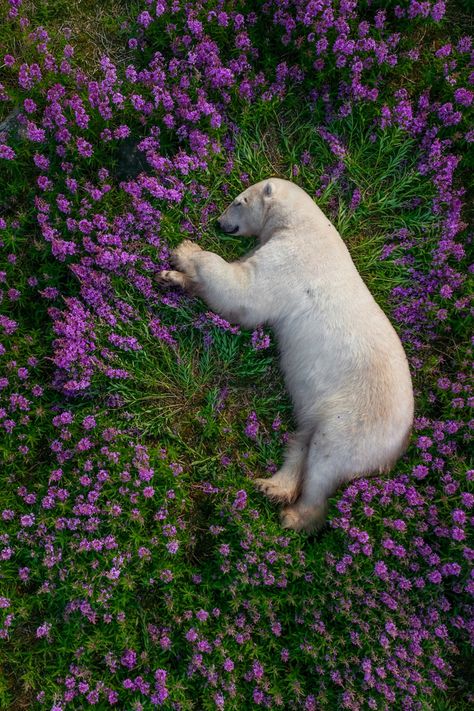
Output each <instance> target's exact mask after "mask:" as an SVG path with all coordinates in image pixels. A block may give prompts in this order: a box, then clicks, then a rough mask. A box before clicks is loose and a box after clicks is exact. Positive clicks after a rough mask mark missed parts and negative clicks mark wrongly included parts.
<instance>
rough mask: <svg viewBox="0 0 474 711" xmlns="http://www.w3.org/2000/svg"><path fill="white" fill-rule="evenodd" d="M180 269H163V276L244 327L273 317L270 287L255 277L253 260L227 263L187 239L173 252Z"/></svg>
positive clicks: (173, 258) (175, 262)
mask: <svg viewBox="0 0 474 711" xmlns="http://www.w3.org/2000/svg"><path fill="white" fill-rule="evenodd" d="M172 261H173V262H174V264H176V266H177V269H178V270H179V271H165V272H161V275H160V276H161V277H162V278H163V279H165V280H166V281H169V282H172V283H174V284H177V285H179V286H183V287H184V288H190V289H192V291H194V292H195V293H196V294H198V296H200V297H201V298H202V299H203V300H204V301H205V302H206V303H207V304H208V305H209V306H210V307H211V309H212V310H213V311H215V312H217V313H219V314H220V315H222V316H223V317H224V318H225V319H227V320H228V321H231V322H233V323H238V324H240V325H241V326H243V327H244V328H254V327H255V326H257V325H259V324H261V323H263V322H264V321H266V320H267V319H268V318H269V316H270V309H269V303H271V295H270V288H269V286H268V285H266V283H265V282H264V281H263V280H262V279H257V278H256V276H255V268H254V266H253V265H252V264H251V263H250V262H245V261H241V262H226V261H225V260H224V259H222V257H219V255H217V254H215V253H214V252H206V251H204V250H202V249H201V248H200V247H199V246H198V245H196V244H194V243H193V242H190V241H189V240H184V241H183V242H182V243H181V244H180V245H179V246H178V247H177V248H176V249H175V250H174V252H173V253H172Z"/></svg>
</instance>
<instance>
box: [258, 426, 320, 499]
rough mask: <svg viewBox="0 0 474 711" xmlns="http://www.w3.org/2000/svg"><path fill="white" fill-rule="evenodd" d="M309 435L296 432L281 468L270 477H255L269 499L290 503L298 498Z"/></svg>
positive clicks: (259, 487)
mask: <svg viewBox="0 0 474 711" xmlns="http://www.w3.org/2000/svg"><path fill="white" fill-rule="evenodd" d="M309 437H310V435H308V433H307V432H296V433H295V434H294V435H293V437H292V438H291V440H290V442H289V444H288V448H287V450H286V452H285V461H284V464H283V466H282V467H281V469H279V470H278V471H277V472H276V473H275V474H274V475H273V476H272V477H270V478H269V479H254V484H255V486H256V487H257V489H259V490H260V491H261V492H262V493H263V494H265V496H268V498H269V499H272V500H273V501H279V502H282V503H283V502H284V503H288V504H290V503H292V502H293V501H296V499H297V498H298V495H299V493H300V488H301V477H302V474H303V469H304V466H305V461H306V456H307V454H308V443H309Z"/></svg>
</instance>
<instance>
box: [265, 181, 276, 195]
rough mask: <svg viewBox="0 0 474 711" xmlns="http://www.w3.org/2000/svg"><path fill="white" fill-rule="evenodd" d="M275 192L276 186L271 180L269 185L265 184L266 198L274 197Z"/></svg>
mask: <svg viewBox="0 0 474 711" xmlns="http://www.w3.org/2000/svg"><path fill="white" fill-rule="evenodd" d="M274 192H275V186H274V185H273V183H272V182H271V181H270V180H269V181H268V182H267V183H265V187H264V188H263V196H264V197H266V198H269V197H271V196H272V195H273V193H274Z"/></svg>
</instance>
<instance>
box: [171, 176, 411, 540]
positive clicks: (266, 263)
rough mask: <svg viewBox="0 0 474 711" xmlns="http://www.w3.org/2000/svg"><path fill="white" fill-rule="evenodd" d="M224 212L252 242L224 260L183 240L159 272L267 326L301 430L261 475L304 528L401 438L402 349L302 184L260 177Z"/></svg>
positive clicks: (407, 409)
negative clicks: (281, 458)
mask: <svg viewBox="0 0 474 711" xmlns="http://www.w3.org/2000/svg"><path fill="white" fill-rule="evenodd" d="M219 223H220V226H221V228H222V229H223V230H224V231H225V232H229V233H232V234H239V235H251V234H253V235H257V236H258V237H259V245H258V246H257V248H256V249H255V250H253V251H252V252H250V253H249V254H248V255H246V257H244V258H243V259H241V260H239V261H238V262H233V263H228V262H226V261H224V260H223V259H222V258H221V257H219V256H218V255H217V254H214V253H213V252H205V251H203V250H201V249H200V247H198V245H196V244H194V243H192V242H189V241H188V240H186V241H184V242H182V243H181V244H180V245H179V247H178V248H177V249H176V250H175V252H174V259H175V262H176V264H177V268H178V269H179V271H174V272H173V271H171V272H162V276H163V278H164V279H166V280H167V281H171V282H173V283H176V284H179V285H180V286H183V287H185V288H189V289H191V290H193V291H194V292H195V293H197V294H199V295H200V296H201V297H202V298H203V299H204V301H206V303H207V304H209V306H210V307H211V308H212V309H213V310H214V311H217V312H219V313H220V314H222V316H224V318H226V319H228V320H229V321H232V322H236V323H239V324H241V325H242V326H243V327H245V328H254V327H255V326H257V325H259V324H262V323H264V322H265V323H267V324H269V325H270V326H271V327H272V328H273V329H274V332H275V334H276V337H277V340H278V345H279V349H280V353H281V368H282V370H283V373H284V376H285V382H286V386H287V388H288V391H289V393H290V395H291V398H292V401H293V404H294V412H295V418H296V422H297V431H296V433H295V435H294V437H293V439H292V440H291V442H290V443H289V446H288V450H287V452H286V456H285V462H284V464H283V466H282V468H281V469H280V470H279V471H278V472H277V473H276V474H275V475H274V476H272V477H271V478H270V479H257V480H256V484H257V486H258V487H259V488H260V489H261V490H262V491H264V493H266V494H267V495H268V496H269V497H271V498H274V499H276V500H279V501H284V502H286V503H287V504H289V505H287V506H286V507H285V508H284V509H283V511H282V522H283V525H284V526H286V527H289V528H294V529H295V530H308V531H309V530H311V529H313V528H315V527H317V526H318V525H320V524H321V523H322V521H323V520H324V516H325V511H326V508H327V499H328V497H329V496H331V495H332V494H333V493H334V491H335V490H336V488H337V487H338V486H339V485H340V484H342V483H345V482H349V481H350V480H351V479H354V478H357V477H360V476H364V475H368V474H371V473H376V472H382V471H388V470H389V469H390V468H391V467H392V466H393V464H394V463H395V461H396V460H397V459H398V457H399V456H400V455H401V454H402V453H403V451H404V449H405V448H406V445H407V442H408V437H409V433H410V429H411V425H412V421H413V391H412V384H411V379H410V373H409V369H408V363H407V359H406V356H405V353H404V351H403V347H402V344H401V342H400V339H399V338H398V336H397V334H396V332H395V330H394V329H393V327H392V325H391V324H390V321H389V320H388V319H387V317H386V316H385V314H384V313H383V311H382V310H381V309H380V307H379V306H378V305H377V303H376V302H375V301H374V299H373V297H372V295H371V294H370V292H369V290H368V289H367V287H366V286H365V284H364V282H363V281H362V279H361V277H360V275H359V273H358V272H357V269H356V267H355V265H354V263H353V261H352V259H351V256H350V254H349V252H348V250H347V247H346V245H345V244H344V242H343V241H342V239H341V237H340V235H339V234H338V232H337V231H336V229H335V228H334V227H333V225H332V224H331V223H330V222H329V220H328V219H327V217H326V216H325V215H324V214H323V213H322V212H321V210H320V209H319V207H317V205H316V204H315V203H314V202H313V200H312V199H311V198H310V197H309V195H308V194H307V193H305V192H304V190H302V189H301V188H299V187H298V186H297V185H295V184H294V183H291V182H289V181H286V180H280V179H278V178H271V179H270V180H264V181H262V182H260V183H256V184H255V185H252V186H251V187H250V188H248V189H247V190H245V191H244V192H243V193H241V195H239V196H238V197H237V198H236V199H235V200H234V202H233V203H232V204H231V205H230V206H229V207H228V208H227V210H225V212H224V213H223V214H222V215H221V217H220V219H219Z"/></svg>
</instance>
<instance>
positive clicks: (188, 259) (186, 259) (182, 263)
mask: <svg viewBox="0 0 474 711" xmlns="http://www.w3.org/2000/svg"><path fill="white" fill-rule="evenodd" d="M196 252H202V250H201V247H200V246H199V245H198V244H196V243H195V242H191V240H189V239H185V240H183V241H182V242H181V244H179V245H178V246H177V247H176V249H173V251H172V252H171V257H170V259H171V263H172V264H173V265H174V266H175V267H176V268H177V269H179V270H180V271H181V272H189V271H191V270H192V258H193V256H194V255H195V254H196Z"/></svg>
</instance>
